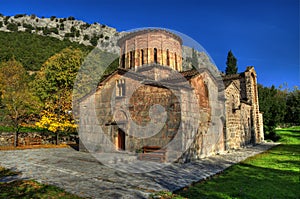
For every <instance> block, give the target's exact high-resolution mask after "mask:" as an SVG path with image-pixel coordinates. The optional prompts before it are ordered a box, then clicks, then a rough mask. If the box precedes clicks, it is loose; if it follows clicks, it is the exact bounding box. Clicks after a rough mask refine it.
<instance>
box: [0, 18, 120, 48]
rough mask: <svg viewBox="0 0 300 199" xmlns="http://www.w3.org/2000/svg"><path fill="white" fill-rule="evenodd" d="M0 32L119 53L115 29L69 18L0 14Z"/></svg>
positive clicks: (117, 34)
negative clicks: (16, 33)
mask: <svg viewBox="0 0 300 199" xmlns="http://www.w3.org/2000/svg"><path fill="white" fill-rule="evenodd" d="M0 31H4V32H17V31H19V32H28V33H34V34H37V35H43V36H49V37H54V38H57V39H59V40H64V39H67V40H70V41H72V42H77V43H80V44H84V45H87V46H88V45H90V46H98V47H99V48H101V49H104V50H110V51H111V52H115V53H116V52H117V51H118V49H117V48H116V37H118V36H119V35H120V34H121V35H122V33H118V32H117V31H116V29H115V28H111V27H108V26H106V25H104V24H99V23H96V22H95V23H93V24H89V23H86V22H83V21H80V20H76V19H75V18H74V17H72V16H70V17H68V18H57V17H55V16H51V17H50V18H45V17H41V18H39V17H37V16H36V15H30V16H29V15H26V14H17V15H15V16H3V15H2V14H0Z"/></svg>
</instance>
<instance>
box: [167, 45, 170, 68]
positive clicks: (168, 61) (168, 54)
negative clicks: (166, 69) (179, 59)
mask: <svg viewBox="0 0 300 199" xmlns="http://www.w3.org/2000/svg"><path fill="white" fill-rule="evenodd" d="M167 66H170V52H169V49H167Z"/></svg>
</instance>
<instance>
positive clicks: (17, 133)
mask: <svg viewBox="0 0 300 199" xmlns="http://www.w3.org/2000/svg"><path fill="white" fill-rule="evenodd" d="M18 137H19V132H18V131H16V132H15V139H14V147H17V146H18Z"/></svg>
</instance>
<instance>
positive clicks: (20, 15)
mask: <svg viewBox="0 0 300 199" xmlns="http://www.w3.org/2000/svg"><path fill="white" fill-rule="evenodd" d="M25 16H26V14H16V15H15V16H14V17H15V18H20V17H25Z"/></svg>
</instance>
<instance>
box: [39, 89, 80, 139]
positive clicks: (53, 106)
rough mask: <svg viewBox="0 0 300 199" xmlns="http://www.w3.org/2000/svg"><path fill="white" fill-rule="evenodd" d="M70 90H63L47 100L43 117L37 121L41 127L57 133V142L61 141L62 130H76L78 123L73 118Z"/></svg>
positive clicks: (42, 113)
mask: <svg viewBox="0 0 300 199" xmlns="http://www.w3.org/2000/svg"><path fill="white" fill-rule="evenodd" d="M69 96H71V92H70V90H61V91H59V92H58V93H57V94H56V95H55V97H53V98H52V99H51V100H49V101H48V102H46V104H45V108H44V110H43V111H42V112H41V119H40V120H39V121H38V122H36V126H37V127H39V128H43V129H47V130H48V131H51V132H53V133H55V135H56V144H58V143H59V133H60V132H75V131H76V127H77V125H76V124H75V121H74V119H73V118H72V111H71V110H72V107H71V106H72V103H71V98H70V97H69Z"/></svg>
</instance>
